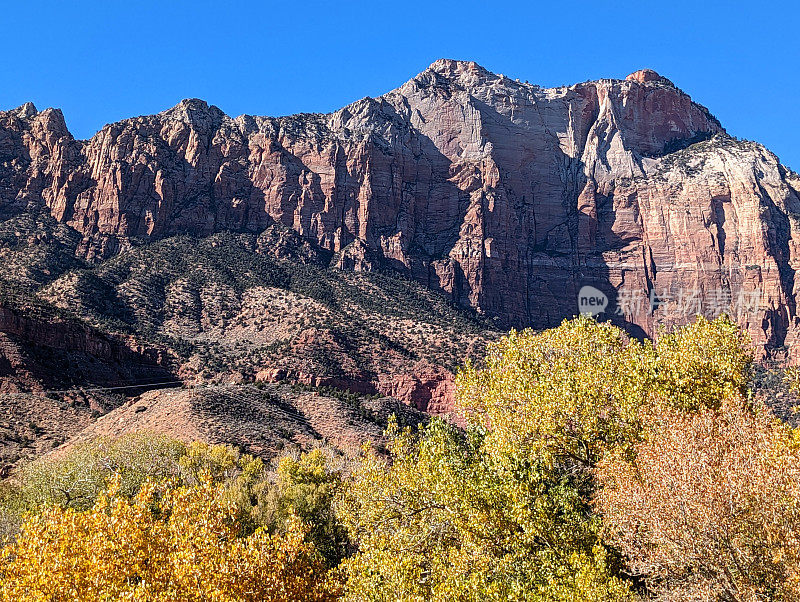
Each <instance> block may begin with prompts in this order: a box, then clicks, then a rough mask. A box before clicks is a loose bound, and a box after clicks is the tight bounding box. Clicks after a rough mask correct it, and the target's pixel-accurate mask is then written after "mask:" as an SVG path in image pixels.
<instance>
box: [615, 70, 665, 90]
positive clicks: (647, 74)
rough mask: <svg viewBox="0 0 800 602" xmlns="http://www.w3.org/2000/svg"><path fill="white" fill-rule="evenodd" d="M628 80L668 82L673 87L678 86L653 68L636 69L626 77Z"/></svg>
mask: <svg viewBox="0 0 800 602" xmlns="http://www.w3.org/2000/svg"><path fill="white" fill-rule="evenodd" d="M625 80H626V81H634V82H639V83H640V84H646V83H648V82H657V83H660V84H668V85H670V86H672V87H676V86H675V84H673V83H672V82H671V81H670V80H668V79H667V78H666V77H664V76H662V75H659V74H658V73H656V72H655V71H653V70H652V69H639V70H638V71H634V72H633V73H631V74H630V75H629V76H628V77H626V78H625Z"/></svg>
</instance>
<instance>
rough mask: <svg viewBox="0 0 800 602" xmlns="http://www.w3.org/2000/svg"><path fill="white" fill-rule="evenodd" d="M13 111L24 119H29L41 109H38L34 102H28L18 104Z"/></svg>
mask: <svg viewBox="0 0 800 602" xmlns="http://www.w3.org/2000/svg"><path fill="white" fill-rule="evenodd" d="M12 112H13V113H15V114H16V115H17V117H20V118H22V119H27V118H29V117H33V116H34V115H36V114H37V113H38V112H39V111H38V110H37V109H36V105H34V104H33V103H32V102H26V103H24V104H22V105H20V106H18V107H17V108H16V109H14V110H13V111H12Z"/></svg>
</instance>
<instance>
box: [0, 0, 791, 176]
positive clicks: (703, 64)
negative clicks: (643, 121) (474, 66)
mask: <svg viewBox="0 0 800 602" xmlns="http://www.w3.org/2000/svg"><path fill="white" fill-rule="evenodd" d="M0 24H2V29H1V31H2V36H0V47H1V48H2V52H0V57H1V58H0V72H2V75H3V77H2V82H3V85H2V89H0V109H9V108H13V107H15V106H18V105H20V104H22V103H23V102H25V101H28V100H31V101H33V102H34V103H35V104H36V106H37V107H38V108H40V109H42V108H44V107H48V106H54V107H59V108H61V109H62V110H63V111H64V115H65V117H66V119H67V125H68V126H69V128H70V130H71V131H72V132H73V134H74V135H75V136H76V137H78V138H86V137H89V136H91V135H92V134H93V133H94V132H95V131H96V130H98V129H99V128H100V127H102V125H103V124H105V123H108V122H110V121H116V120H118V119H122V118H125V117H130V116H133V115H141V114H148V113H155V112H158V111H161V110H163V109H165V108H168V107H170V106H172V105H174V104H176V103H177V102H178V101H179V100H181V99H182V98H188V97H199V98H203V99H205V100H207V101H208V102H209V103H212V104H216V105H217V106H219V107H220V108H222V109H223V110H224V111H225V112H226V113H228V114H230V115H234V116H235V115H239V114H241V113H250V114H258V115H283V114H289V113H297V112H301V111H319V112H326V111H330V110H334V109H337V108H339V107H341V106H343V105H345V104H348V103H349V102H352V101H354V100H357V99H359V98H362V97H364V96H377V95H380V94H381V93H383V92H386V91H388V90H390V89H392V88H394V87H396V86H398V85H400V84H401V83H403V82H404V81H406V80H408V79H409V78H411V77H412V76H414V75H415V74H416V73H418V72H419V71H422V70H423V69H424V68H425V67H427V66H428V65H429V64H430V63H431V62H433V61H434V60H435V59H437V58H441V57H447V58H457V59H467V60H475V61H477V62H478V63H480V64H481V65H483V66H484V67H486V68H488V69H490V70H492V71H495V72H497V73H504V74H506V75H507V76H509V77H518V78H520V79H523V80H529V81H530V82H532V83H537V84H540V85H543V86H553V85H560V84H571V83H575V82H579V81H584V80H588V79H596V78H600V77H625V76H626V75H627V74H628V73H630V72H631V71H634V70H636V69H639V68H641V67H650V68H653V69H655V70H657V71H658V72H660V73H661V74H662V75H665V76H666V77H669V78H670V79H672V80H673V81H674V82H675V83H676V84H677V85H678V86H679V87H681V88H682V89H684V90H685V91H686V92H688V93H689V94H691V95H692V97H693V98H694V99H695V100H697V101H698V102H700V103H702V104H705V105H706V106H708V107H709V108H710V109H711V111H712V113H714V114H715V115H716V116H717V117H718V118H719V119H720V120H721V121H722V123H723V125H724V126H725V127H727V129H728V131H729V132H730V133H731V134H733V135H735V136H739V137H742V138H749V139H754V140H758V141H760V142H762V143H764V144H766V145H767V147H768V148H770V149H771V150H772V151H773V152H775V153H776V154H777V155H778V156H779V157H780V158H781V159H782V160H783V161H784V163H786V164H787V165H789V166H790V167H793V168H794V169H796V170H800V148H798V145H797V143H796V141H797V137H798V134H800V60H799V59H800V43H798V36H799V35H800V8H798V5H797V4H796V3H795V2H791V1H790V0H785V1H782V2H777V1H776V2H773V1H770V0H761V1H758V2H754V1H747V2H743V1H739V0H730V1H728V2H718V1H706V0H693V1H691V2H684V1H682V0H681V1H674V0H661V1H660V2H648V1H646V0H640V1H638V2H602V1H600V0H598V1H595V2H582V1H579V0H573V1H570V2H561V1H559V0H549V1H548V2H536V1H522V0H520V1H513V2H512V1H505V2H504V1H498V2H493V3H489V2H486V3H480V2H472V1H469V0H460V1H456V2H449V1H448V2H444V1H436V0H428V1H426V2H418V1H409V2H397V1H395V2H381V1H380V0H375V1H373V2H341V1H336V0H330V1H327V2H301V1H298V0H295V1H293V2H290V1H284V2H240V1H231V0H227V1H225V0H220V1H219V2H207V1H204V0H195V1H193V2H184V1H183V0H180V1H173V0H161V1H160V2H155V1H149V0H136V1H126V2H121V1H117V0H106V1H104V2H85V1H80V0H74V1H66V2H64V1H63V0H62V1H59V2H49V1H45V2H25V1H20V0H17V1H15V2H11V1H6V2H4V3H3V6H2V9H1V10H0Z"/></svg>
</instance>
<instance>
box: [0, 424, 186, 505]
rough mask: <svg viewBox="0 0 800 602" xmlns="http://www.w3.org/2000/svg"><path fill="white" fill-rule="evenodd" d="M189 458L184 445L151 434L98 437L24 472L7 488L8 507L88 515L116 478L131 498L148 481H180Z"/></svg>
mask: <svg viewBox="0 0 800 602" xmlns="http://www.w3.org/2000/svg"><path fill="white" fill-rule="evenodd" d="M185 453H186V446H185V445H184V444H183V443H181V442H180V441H177V440H175V439H172V438H170V437H167V436H165V435H159V434H156V433H151V432H147V431H141V432H136V433H132V434H129V435H122V436H121V437H117V438H111V437H98V438H96V439H93V440H91V441H87V442H84V443H79V444H76V445H75V446H73V447H71V448H69V449H68V450H66V451H64V452H56V453H54V454H51V455H48V456H44V457H42V458H39V459H38V460H35V461H33V462H31V463H30V464H28V465H26V466H23V467H22V469H21V470H20V471H19V472H18V473H17V474H16V475H15V478H14V480H13V482H12V484H11V487H7V492H6V493H7V495H6V496H5V505H6V506H7V507H11V508H17V509H20V510H23V511H24V510H33V509H35V508H37V507H39V506H42V505H49V504H55V505H58V506H61V507H62V508H73V509H76V510H84V509H86V508H90V507H92V506H93V505H94V503H95V501H96V500H97V497H98V496H99V495H100V493H101V492H102V491H103V490H104V489H105V487H106V483H107V482H108V480H109V479H110V478H111V477H112V476H117V477H118V479H119V492H120V494H123V495H127V496H132V495H134V494H135V493H136V492H137V491H138V490H139V488H140V487H141V486H142V484H144V483H145V481H147V480H148V479H152V480H160V479H166V478H171V477H175V476H178V474H179V472H180V467H179V463H178V462H179V459H180V458H181V457H182V456H183V455H184V454H185Z"/></svg>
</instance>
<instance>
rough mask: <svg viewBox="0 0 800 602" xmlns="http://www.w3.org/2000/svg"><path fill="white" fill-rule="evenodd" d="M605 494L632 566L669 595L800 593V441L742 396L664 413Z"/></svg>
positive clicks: (608, 466)
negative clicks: (687, 411)
mask: <svg viewBox="0 0 800 602" xmlns="http://www.w3.org/2000/svg"><path fill="white" fill-rule="evenodd" d="M600 477H601V480H602V483H603V485H604V487H603V488H602V489H600V492H599V494H598V498H597V502H598V507H599V509H600V510H601V512H602V514H603V516H604V519H605V522H606V524H607V526H608V529H609V531H610V532H611V534H612V536H613V539H614V541H615V542H616V543H618V544H619V545H620V547H621V548H622V550H623V552H624V553H625V555H626V557H627V559H628V564H629V567H630V570H631V571H632V572H633V573H634V574H636V575H639V576H641V577H642V578H644V579H645V580H646V582H647V585H648V587H649V589H650V590H651V591H654V592H657V593H659V594H661V595H662V597H663V599H665V600H687V601H689V600H731V601H737V600H741V601H745V600H748V601H749V600H800V448H798V446H797V444H796V441H795V435H794V433H792V431H791V429H789V428H788V427H786V426H784V425H783V424H780V423H777V422H776V421H775V419H774V418H772V417H771V416H768V415H766V414H765V413H763V412H760V411H758V410H757V409H752V408H750V407H749V406H748V405H747V404H745V403H744V402H742V401H741V399H738V400H736V399H734V400H732V401H729V402H727V403H726V404H724V405H723V406H722V407H721V408H720V409H719V410H716V411H715V410H705V411H703V412H700V413H698V414H694V415H692V414H680V413H672V414H665V415H662V416H661V417H660V419H659V421H658V424H657V426H656V427H655V428H654V431H653V433H652V435H651V437H650V438H649V439H648V441H646V442H644V443H642V444H640V445H638V446H637V448H636V454H635V459H634V460H633V461H626V460H624V459H621V458H613V459H611V458H609V459H608V460H607V461H606V462H604V463H603V464H602V465H601V470H600Z"/></svg>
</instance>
